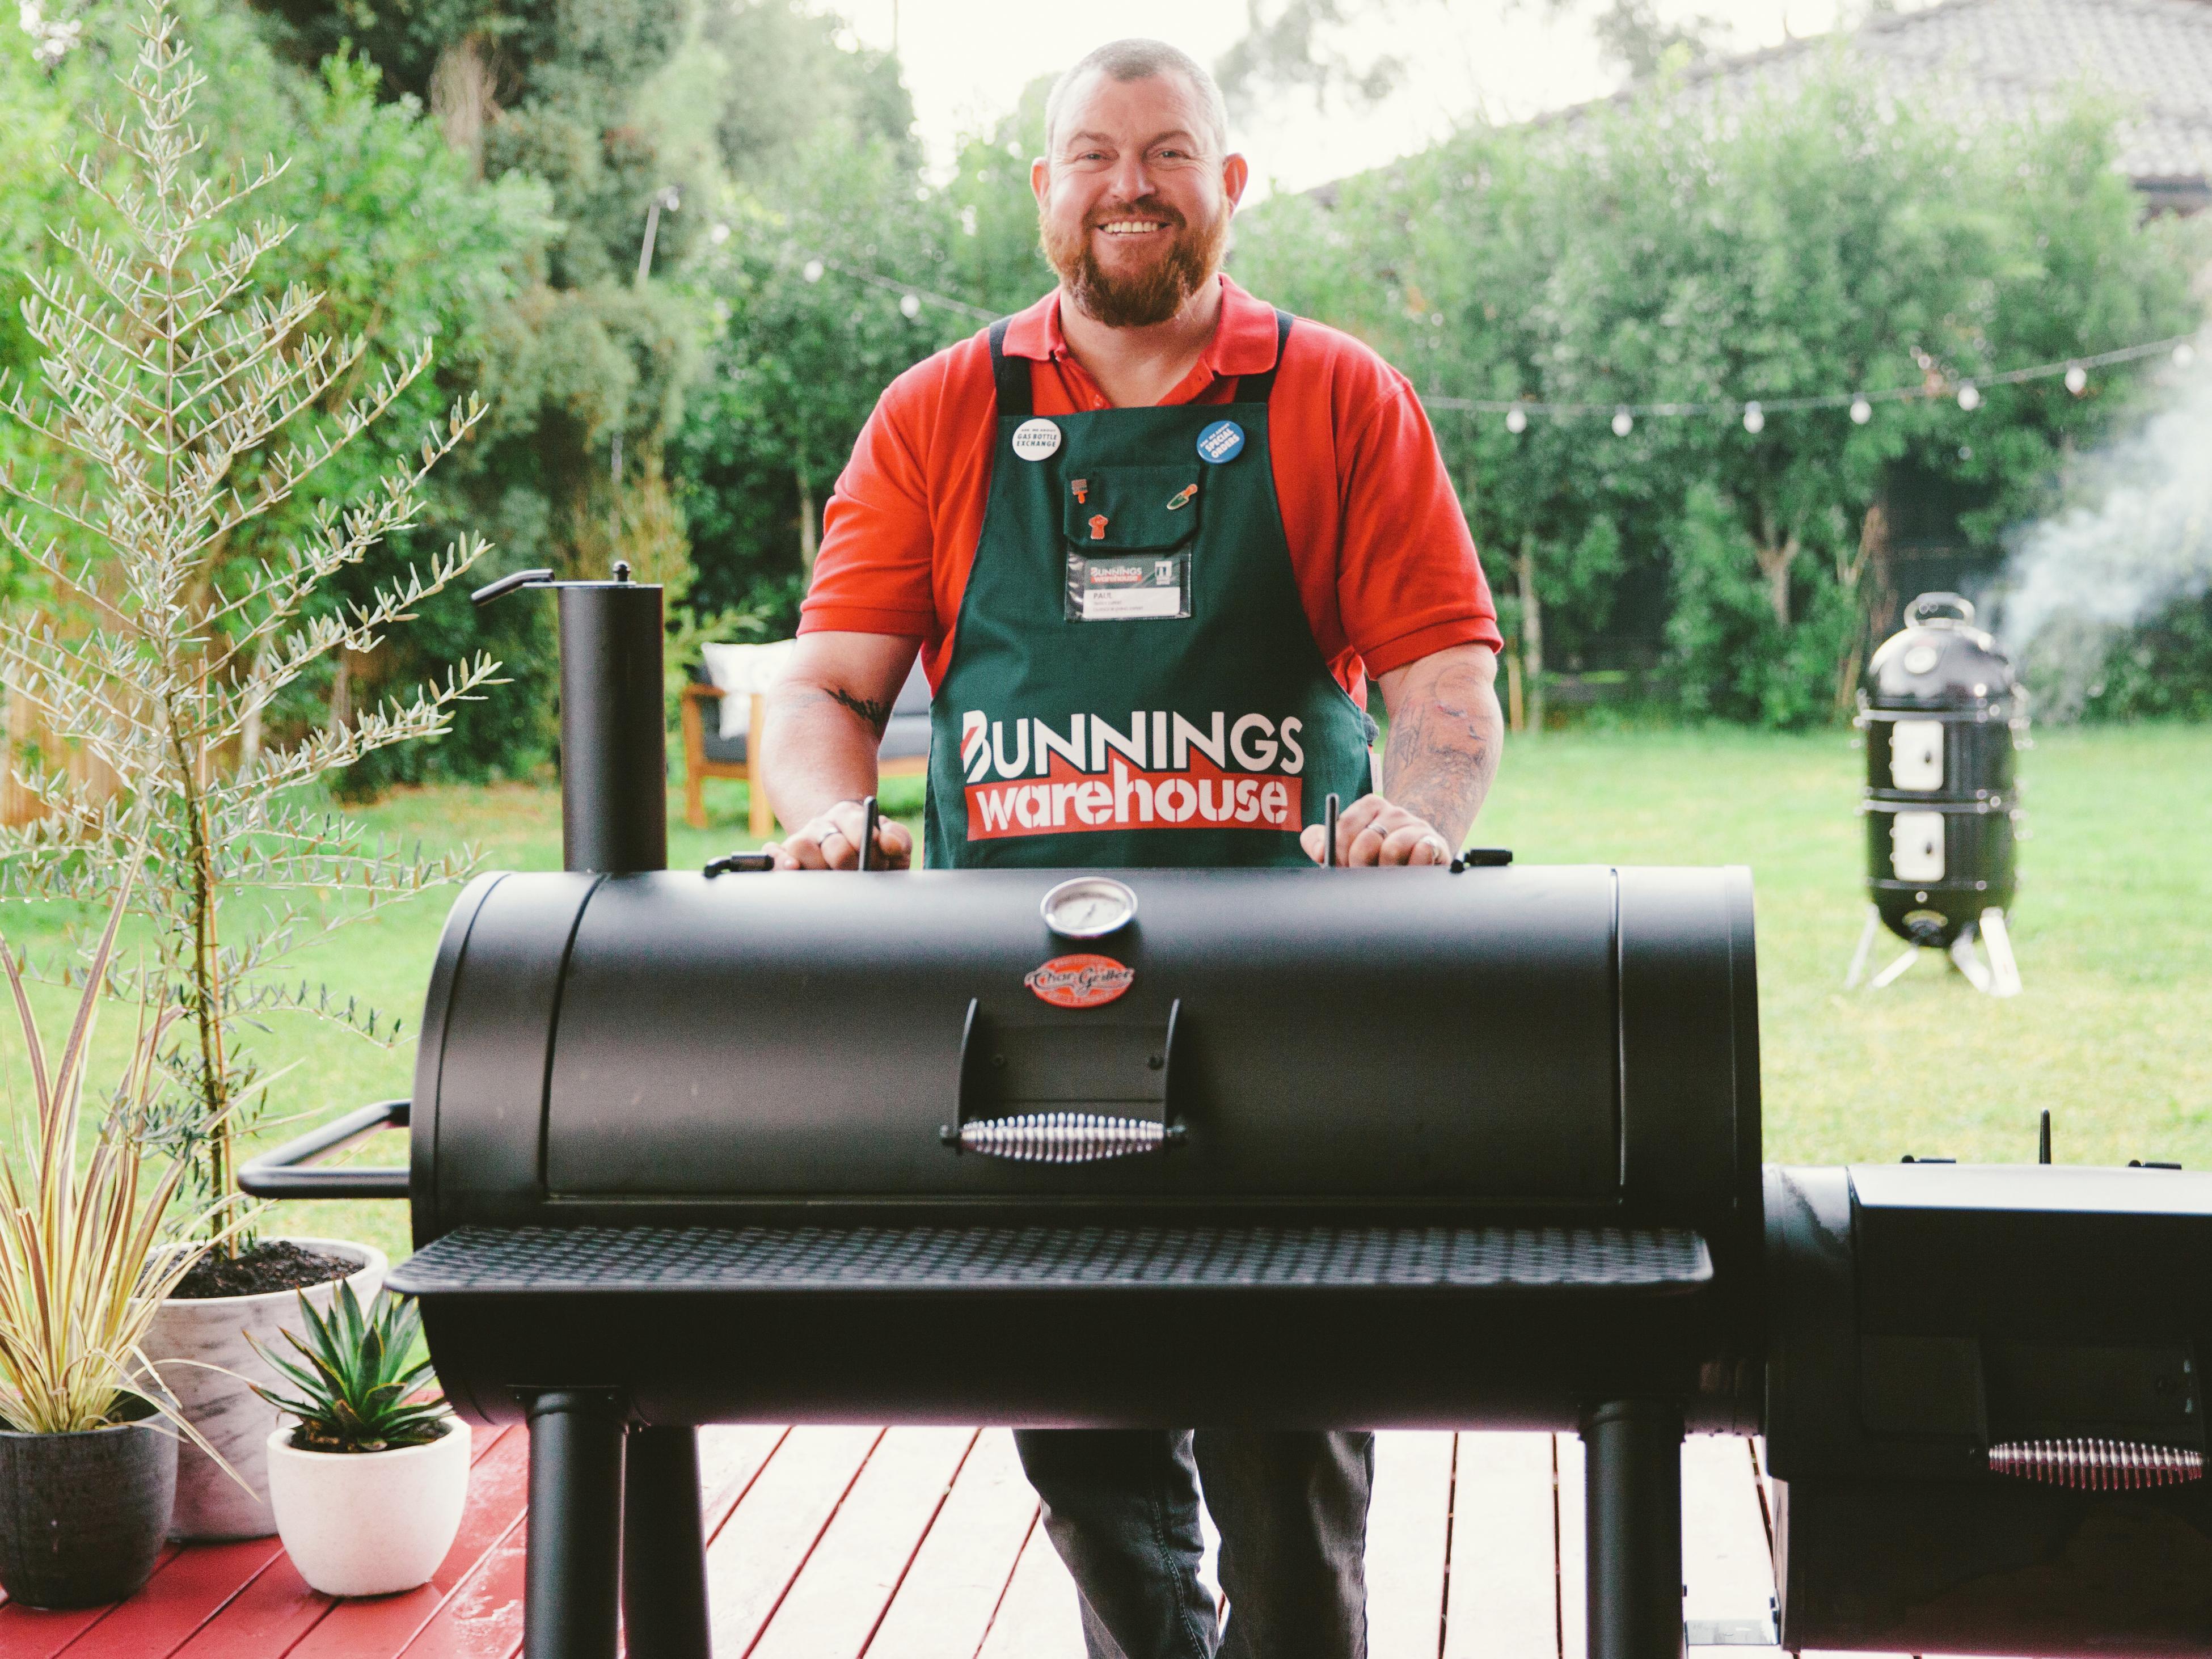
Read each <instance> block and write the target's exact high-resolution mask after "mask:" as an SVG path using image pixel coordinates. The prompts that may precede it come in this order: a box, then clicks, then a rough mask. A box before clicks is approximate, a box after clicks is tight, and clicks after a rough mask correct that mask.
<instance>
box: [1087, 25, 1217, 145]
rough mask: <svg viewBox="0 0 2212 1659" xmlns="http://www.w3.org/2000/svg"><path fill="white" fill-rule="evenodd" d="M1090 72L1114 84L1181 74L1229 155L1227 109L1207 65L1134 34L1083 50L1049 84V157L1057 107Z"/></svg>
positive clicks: (1161, 42)
mask: <svg viewBox="0 0 2212 1659" xmlns="http://www.w3.org/2000/svg"><path fill="white" fill-rule="evenodd" d="M1091 70H1097V71H1098V72H1099V73H1100V74H1101V75H1104V76H1109V77H1110V78H1111V79H1113V80H1115V81H1148V80H1150V79H1152V77H1153V76H1158V75H1170V74H1172V75H1180V76H1182V77H1183V79H1185V80H1186V81H1188V82H1190V84H1191V86H1192V88H1194V90H1195V91H1196V92H1197V94H1198V100H1199V102H1200V104H1202V105H1203V106H1205V109H1206V123H1207V125H1210V126H1211V127H1212V129H1213V131H1212V134H1211V135H1210V136H1211V137H1212V140H1213V142H1214V144H1215V146H1216V147H1217V148H1218V150H1219V151H1220V152H1221V153H1222V154H1223V155H1226V154H1227V153H1228V151H1229V106H1228V104H1227V103H1226V102H1225V100H1223V98H1222V96H1221V88H1220V87H1219V86H1218V85H1217V84H1215V82H1214V79H1213V76H1211V75H1210V74H1208V73H1207V72H1206V66H1205V65H1204V64H1200V62H1199V61H1198V60H1197V59H1196V58H1193V57H1192V56H1191V55H1190V54H1189V53H1188V52H1183V51H1181V50H1179V49H1177V48H1176V47H1174V46H1170V45H1169V44H1168V43H1167V42H1166V41H1164V40H1145V39H1143V38H1142V37H1140V36H1132V37H1131V38H1130V39H1128V40H1109V41H1108V42H1107V43H1106V44H1105V45H1104V46H1098V47H1096V48H1094V49H1093V50H1091V51H1090V52H1085V54H1084V55H1083V57H1082V58H1079V59H1078V60H1077V61H1076V63H1075V64H1073V66H1072V67H1070V68H1069V69H1068V70H1066V71H1065V72H1064V73H1063V74H1062V75H1061V76H1060V79H1058V80H1057V81H1055V82H1053V83H1052V91H1051V92H1050V93H1048V94H1046V97H1045V100H1044V149H1045V155H1046V156H1047V157H1048V158H1049V157H1050V156H1051V155H1052V145H1053V135H1054V132H1055V131H1058V129H1059V127H1060V106H1061V105H1062V104H1063V103H1065V102H1066V99H1067V94H1068V92H1069V90H1070V89H1071V88H1073V86H1074V85H1075V83H1076V82H1079V81H1080V80H1081V79H1082V78H1083V77H1084V76H1086V75H1088V74H1090V73H1091Z"/></svg>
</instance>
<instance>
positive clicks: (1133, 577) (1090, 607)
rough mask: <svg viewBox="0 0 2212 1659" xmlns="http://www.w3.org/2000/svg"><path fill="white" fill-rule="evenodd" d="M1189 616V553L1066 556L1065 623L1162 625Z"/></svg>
mask: <svg viewBox="0 0 2212 1659" xmlns="http://www.w3.org/2000/svg"><path fill="white" fill-rule="evenodd" d="M1188 615H1190V550H1189V549H1188V548H1185V549H1184V550H1182V551H1181V552H1179V553H1119V554H1113V555H1108V556H1101V557H1097V558H1086V557H1085V556H1084V555H1082V554H1080V553H1078V552H1076V551H1075V550H1073V548H1071V549H1069V550H1068V554H1067V620H1068V621H1070V622H1081V623H1092V622H1168V621H1173V620H1175V619H1176V618H1178V617H1188Z"/></svg>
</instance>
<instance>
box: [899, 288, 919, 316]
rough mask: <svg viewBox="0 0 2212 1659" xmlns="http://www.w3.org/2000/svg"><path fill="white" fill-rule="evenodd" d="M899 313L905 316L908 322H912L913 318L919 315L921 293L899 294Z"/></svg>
mask: <svg viewBox="0 0 2212 1659" xmlns="http://www.w3.org/2000/svg"><path fill="white" fill-rule="evenodd" d="M899 315H900V316H902V317H903V318H905V319H907V320H908V322H912V321H913V320H914V319H915V318H917V317H919V316H921V295H919V294H902V295H899Z"/></svg>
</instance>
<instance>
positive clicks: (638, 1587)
mask: <svg viewBox="0 0 2212 1659" xmlns="http://www.w3.org/2000/svg"><path fill="white" fill-rule="evenodd" d="M622 1574H623V1577H622V1601H623V1640H624V1643H625V1644H626V1645H627V1647H628V1650H629V1659H709V1653H708V1643H709V1641H710V1640H711V1638H710V1637H709V1636H708V1622H707V1542H706V1539H705V1537H704V1536H703V1535H702V1533H701V1531H700V1527H699V1433H698V1431H697V1430H696V1429H690V1428H634V1429H632V1430H631V1431H629V1446H628V1447H627V1448H626V1449H625V1450H624V1452H623V1569H622Z"/></svg>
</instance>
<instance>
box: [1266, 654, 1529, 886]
mask: <svg viewBox="0 0 2212 1659" xmlns="http://www.w3.org/2000/svg"><path fill="white" fill-rule="evenodd" d="M1497 679H1498V658H1497V655H1496V654H1495V653H1493V652H1492V650H1491V648H1490V647H1488V646H1486V645H1455V646H1449V647H1446V648H1445V649H1443V650H1442V651H1437V652H1433V653H1431V654H1430V655H1428V656H1425V657H1420V658H1417V659H1415V660H1413V661H1412V662H1409V663H1407V665H1405V666H1404V667H1402V668H1394V669H1392V670H1391V671H1389V673H1387V674H1385V675H1383V679H1382V686H1383V706H1384V707H1385V708H1388V709H1389V711H1390V739H1389V745H1388V747H1386V748H1385V749H1384V750H1383V793H1381V794H1379V795H1363V796H1361V797H1360V798H1359V799H1358V800H1356V801H1354V802H1352V805H1350V806H1348V807H1346V809H1345V810H1344V811H1343V812H1342V813H1340V815H1339V817H1338V819H1337V845H1338V848H1339V855H1340V857H1341V858H1342V859H1343V860H1344V862H1345V863H1346V864H1447V863H1449V862H1450V860H1451V857H1452V854H1454V852H1455V851H1456V850H1457V849H1458V848H1459V847H1460V845H1461V844H1462V842H1465V841H1466V840H1467V832H1468V829H1471V828H1472V827H1473V826H1474V815H1475V814H1476V813H1477V812H1478V811H1480V810H1481V808H1482V799H1483V797H1484V796H1485V795H1486V794H1488V793H1490V781H1491V780H1492V778H1494V777H1496V776H1497V775H1498V754H1499V751H1500V750H1502V749H1503V747H1504V738H1505V721H1504V716H1503V715H1501V714H1499V713H1498V690H1497ZM1324 838H1325V837H1324V832H1323V830H1322V828H1321V826H1320V825H1318V824H1312V825H1309V826H1308V827H1307V829H1306V831H1305V834H1304V838H1303V842H1304V847H1305V850H1306V853H1307V855H1308V856H1309V857H1310V858H1312V859H1313V860H1314V861H1315V862H1316V863H1319V862H1321V861H1322V859H1323V855H1324V853H1325V850H1326V849H1325V848H1323V847H1322V841H1323V840H1324Z"/></svg>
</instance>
